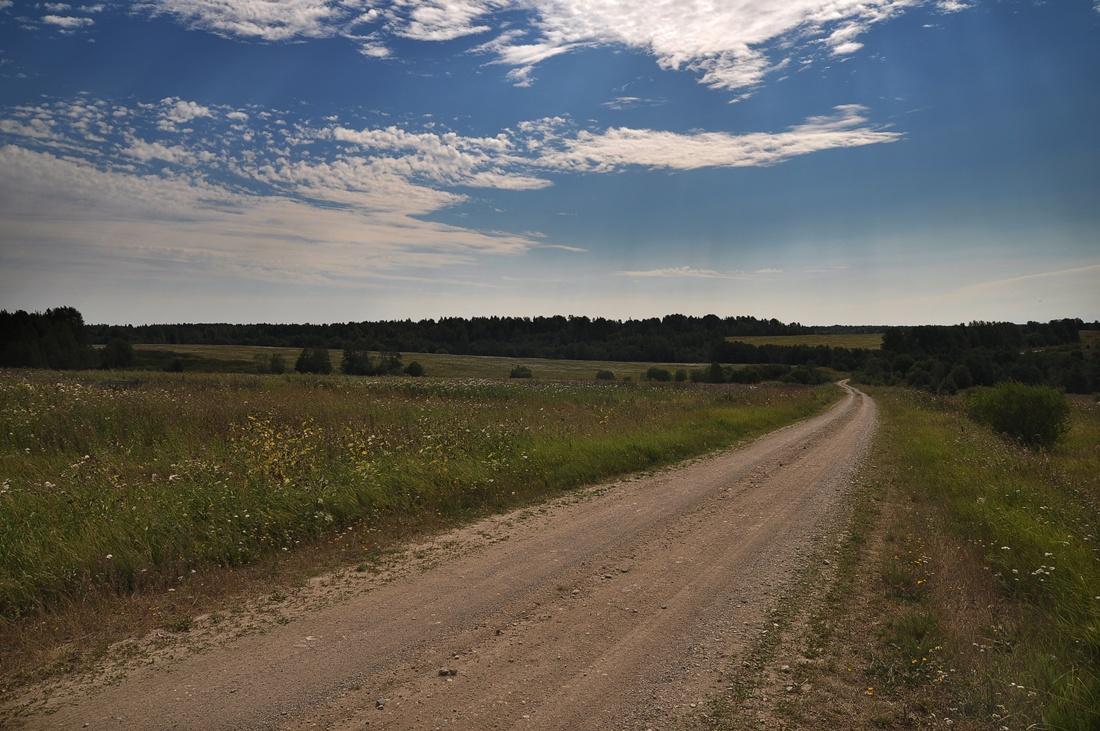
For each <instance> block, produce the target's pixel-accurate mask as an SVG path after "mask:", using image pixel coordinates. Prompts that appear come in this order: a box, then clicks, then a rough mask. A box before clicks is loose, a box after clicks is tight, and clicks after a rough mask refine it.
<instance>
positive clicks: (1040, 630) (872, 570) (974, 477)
mask: <svg viewBox="0 0 1100 731" xmlns="http://www.w3.org/2000/svg"><path fill="white" fill-rule="evenodd" d="M871 392H872V395H873V396H874V397H875V399H876V401H877V403H878V405H879V410H880V431H879V434H878V436H877V437H876V443H875V447H874V450H873V453H872V455H871V457H870V459H869V460H868V462H867V464H866V466H865V467H864V468H863V469H862V470H861V473H860V476H859V478H858V480H857V488H856V496H855V500H854V512H853V517H852V519H851V521H850V523H849V525H848V530H847V531H846V533H845V534H844V536H845V537H844V540H843V541H842V542H841V543H840V544H838V545H837V547H836V548H835V550H833V551H832V552H831V554H829V557H830V558H832V559H833V563H832V565H831V566H827V565H824V564H828V563H829V562H827V561H826V562H824V564H822V565H820V566H818V568H817V573H818V575H816V576H811V577H809V579H808V580H807V586H812V587H814V588H813V589H812V590H809V589H806V590H804V591H806V592H808V593H806V595H805V596H801V595H800V596H799V597H793V598H791V599H790V600H789V601H788V604H790V605H792V606H800V605H802V606H804V609H803V610H800V611H801V612H802V613H801V614H799V615H798V616H797V617H792V618H790V619H789V620H788V621H787V623H786V624H784V625H782V626H784V627H785V628H787V629H785V630H784V631H785V632H788V634H787V636H786V637H784V639H783V640H782V642H780V640H779V639H778V638H773V639H772V647H771V649H769V650H767V651H766V652H765V653H764V655H763V656H761V657H759V658H756V659H755V660H754V663H753V666H752V668H751V669H750V671H748V672H749V673H751V675H750V676H746V675H745V674H744V673H742V675H741V678H740V680H738V681H737V684H736V686H735V687H737V688H738V689H739V690H738V695H737V697H738V698H740V699H742V700H741V701H740V703H739V704H738V705H734V704H731V703H729V702H728V701H724V700H723V701H719V702H717V705H716V708H717V713H716V718H715V721H714V723H711V724H705V725H706V726H709V727H717V728H724V729H740V728H755V727H757V726H756V725H754V724H756V723H757V722H758V721H759V720H760V719H767V723H769V724H771V725H774V726H776V727H784V726H787V725H793V726H796V727H805V728H820V727H825V726H837V725H838V724H839V725H840V727H843V726H845V725H846V726H847V727H872V728H947V727H950V728H956V729H997V730H1002V729H1009V730H1011V731H1016V730H1017V729H1058V730H1064V731H1084V730H1086V729H1095V728H1100V404H1098V403H1097V402H1096V400H1095V399H1093V398H1091V397H1076V398H1073V399H1070V401H1069V414H1068V421H1067V422H1066V425H1067V427H1068V429H1067V430H1066V431H1065V432H1064V433H1063V434H1062V435H1061V436H1060V437H1059V438H1057V439H1055V440H1053V441H1052V442H1049V443H1047V444H1046V445H1031V446H1028V445H1027V444H1026V443H1025V442H1024V441H1022V440H1021V439H1020V438H1018V437H1017V436H1016V435H1015V434H1011V433H1008V434H1006V433H1003V432H1005V431H1010V429H1008V428H1005V429H999V430H995V429H994V428H992V427H991V426H989V425H987V424H986V423H985V415H984V414H982V413H981V412H982V410H981V409H978V411H977V412H975V411H974V410H973V404H974V403H975V401H978V402H981V401H982V400H983V399H986V400H992V401H994V402H999V403H1001V404H1002V405H1003V404H1013V403H1019V401H1018V400H1019V399H1020V398H1021V395H1020V394H1021V392H1020V390H1019V389H1017V388H1015V387H1013V388H998V389H996V390H992V389H991V390H989V391H988V392H986V393H984V394H980V396H979V395H972V396H971V397H970V398H969V399H968V398H967V397H965V396H962V395H960V396H942V395H940V396H936V395H931V394H925V393H921V392H918V391H914V390H910V389H899V388H875V389H872V391H871ZM1023 394H1024V395H1023V397H1022V398H1024V399H1025V400H1028V401H1029V402H1031V401H1032V400H1033V399H1034V398H1035V397H1036V396H1038V397H1040V398H1041V399H1043V403H1046V404H1047V406H1046V407H1043V408H1045V410H1046V411H1047V412H1049V414H1050V415H1052V417H1053V420H1054V421H1055V422H1057V421H1058V420H1059V419H1060V418H1061V417H1060V415H1059V414H1060V411H1061V407H1060V406H1059V405H1058V399H1065V397H1064V396H1062V394H1059V393H1056V392H1054V393H1051V392H1044V391H1042V390H1039V391H1034V390H1033V391H1030V392H1028V391H1027V390H1025V391H1024V392H1023ZM976 396H977V398H976ZM1012 411H1013V410H1012V409H1009V412H1010V413H1011V412H1012ZM1018 413H1025V414H1026V412H1018ZM975 417H977V418H975ZM1032 418H1034V415H1033V414H1031V415H1027V417H1026V418H1024V419H1023V420H1022V421H1020V420H1015V419H1012V418H1010V419H1008V420H1007V422H1004V423H1002V424H1001V426H1005V425H1006V424H1007V425H1009V426H1011V427H1012V429H1015V428H1016V427H1017V426H1019V425H1020V424H1023V425H1024V427H1023V429H1022V431H1021V430H1019V429H1016V431H1018V432H1019V433H1023V434H1028V433H1031V432H1032V431H1033V429H1032V427H1031V426H1030V421H1029V419H1032ZM776 622H779V620H776ZM788 630H789V631H788ZM773 666H774V669H772V668H773ZM779 667H785V668H787V669H786V670H784V671H780V670H779ZM746 709H750V710H749V711H748V712H747V711H746Z"/></svg>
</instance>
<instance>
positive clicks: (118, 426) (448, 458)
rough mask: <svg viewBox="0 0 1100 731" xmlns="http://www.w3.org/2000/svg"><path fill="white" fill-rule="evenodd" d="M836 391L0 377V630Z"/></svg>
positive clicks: (689, 448) (624, 465) (476, 500)
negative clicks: (51, 610)
mask: <svg viewBox="0 0 1100 731" xmlns="http://www.w3.org/2000/svg"><path fill="white" fill-rule="evenodd" d="M838 394H839V389H837V388H836V387H834V386H832V385H825V386H821V387H813V388H811V387H804V386H794V385H778V384H777V385H765V386H758V387H746V386H731V385H727V386H702V385H695V386H693V385H665V386H656V385H652V386H651V385H640V384H622V383H617V384H597V383H595V382H592V383H586V384H562V383H548V382H542V383H540V382H538V381H534V382H530V381H528V382H508V381H504V382H501V381H487V380H470V379H450V380H442V379H434V378H424V379H413V378H399V377H390V378H381V379H374V378H352V377H341V376H328V377H309V376H298V375H286V376H253V375H233V374H170V373H149V372H130V373H119V372H112V373H102V372H75V373H65V374H60V373H56V372H45V371H0V618H8V619H12V618H16V617H18V616H20V615H25V614H27V613H30V612H34V611H36V610H39V609H42V608H48V607H50V606H53V605H55V604H57V603H63V602H65V601H68V600H72V599H74V598H79V597H81V596H84V595H85V593H86V592H89V591H102V590H107V591H114V592H121V593H128V592H133V591H135V590H141V589H143V588H146V587H152V588H158V589H159V588H164V587H169V588H170V587H171V586H173V585H174V583H175V582H176V581H181V580H182V579H183V577H185V576H188V575H189V573H191V572H193V571H202V570H203V569H204V568H206V567H225V566H238V565H244V564H248V563H249V562H253V561H255V560H257V559H259V558H261V557H264V556H270V555H280V554H282V553H284V552H290V551H294V550H295V548H296V547H298V546H299V545H301V544H303V543H309V542H310V541H312V540H314V539H316V538H318V537H321V536H325V535H330V536H331V535H333V534H337V533H339V532H340V531H343V530H345V529H346V530H350V529H351V528H352V527H353V526H362V525H363V524H366V525H385V524H386V523H388V522H392V521H394V520H398V519H400V520H402V521H404V522H405V523H406V524H408V523H413V524H415V523H417V521H419V522H420V523H422V524H424V525H439V524H447V523H455V522H461V521H462V520H464V519H466V518H467V517H473V516H475V515H479V514H483V513H485V512H487V511H493V510H498V509H501V508H504V507H507V506H512V505H516V504H522V503H524V502H527V501H534V500H537V499H540V498H543V497H545V496H547V495H550V494H554V493H556V492H560V491H563V490H567V489H569V488H572V487H576V486H579V485H582V484H585V483H591V482H594V481H598V480H600V479H603V478H607V477H610V476H613V475H618V474H622V473H626V472H630V471H635V470H640V469H646V468H652V467H656V466H659V465H664V464H668V463H671V462H674V461H677V460H680V459H683V458H686V457H690V456H693V455H697V454H700V453H704V452H706V451H709V450H713V449H717V448H721V447H726V446H729V445H731V444H733V443H735V442H738V441H739V440H743V439H746V438H750V437H754V436H756V435H759V434H763V433H765V432H767V431H770V430H772V429H774V428H777V427H779V426H782V425H784V424H787V423H789V422H791V421H794V420H797V419H799V418H802V417H805V416H808V415H810V414H812V413H815V412H817V411H819V410H821V409H822V408H824V407H825V406H826V405H827V404H829V403H831V402H832V401H834V400H835V399H836V398H837V397H838Z"/></svg>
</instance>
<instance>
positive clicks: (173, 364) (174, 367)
mask: <svg viewBox="0 0 1100 731" xmlns="http://www.w3.org/2000/svg"><path fill="white" fill-rule="evenodd" d="M164 370H165V371H167V372H168V373H183V359H182V358H172V359H171V360H169V361H168V362H167V363H165V364H164Z"/></svg>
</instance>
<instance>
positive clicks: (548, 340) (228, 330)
mask: <svg viewBox="0 0 1100 731" xmlns="http://www.w3.org/2000/svg"><path fill="white" fill-rule="evenodd" d="M865 329H866V328H863V327H861V328H852V330H851V331H852V332H861V331H864V330H865ZM810 332H815V329H814V328H810V327H807V326H803V325H801V324H799V323H784V322H780V321H779V320H776V319H758V318H755V317H750V316H744V315H743V316H738V317H725V318H721V317H718V316H716V315H707V316H705V317H689V316H687V315H667V316H665V317H654V318H647V319H639V320H611V319H606V318H601V317H596V318H590V317H565V316H555V317H471V318H461V317H447V318H441V319H439V320H390V321H379V322H347V323H333V324H327V325H309V324H304V325H302V324H299V325H293V324H290V325H287V324H251V325H234V324H226V323H184V324H178V325H138V326H128V325H127V326H117V325H96V326H92V327H91V332H90V337H91V338H92V341H93V342H97V343H105V342H107V341H108V340H109V339H110V338H111V337H122V338H125V339H127V340H129V341H131V342H135V343H148V344H163V345H262V346H276V347H293V348H306V347H325V348H330V349H334V350H340V349H343V348H346V347H351V346H354V347H364V348H367V349H369V350H373V351H381V352H414V353H442V354H448V353H449V354H453V355H497V356H504V357H510V358H558V359H570V360H611V361H627V362H629V361H651V362H653V361H661V362H684V363H701V362H707V361H709V360H710V358H711V355H712V352H711V351H712V350H713V348H714V345H715V343H717V342H719V341H721V340H723V339H724V338H726V337H731V336H747V335H800V334H806V333H810Z"/></svg>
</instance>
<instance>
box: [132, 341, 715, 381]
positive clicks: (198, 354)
mask: <svg viewBox="0 0 1100 731" xmlns="http://www.w3.org/2000/svg"><path fill="white" fill-rule="evenodd" d="M134 349H135V351H136V353H137V357H138V363H137V366H138V367H139V368H143V369H145V368H148V369H150V370H161V369H162V368H163V367H164V364H165V363H167V362H168V361H170V360H171V359H172V358H175V357H178V358H180V360H181V361H182V362H183V365H184V369H185V370H186V371H189V372H191V371H194V372H214V373H254V372H255V371H256V358H257V356H259V357H261V358H263V359H265V360H270V358H271V356H272V355H275V354H279V355H282V356H283V359H284V361H285V362H286V365H287V368H288V369H291V370H293V368H294V361H295V360H297V358H298V354H299V353H301V352H302V351H301V348H268V347H262V346H258V345H135V346H134ZM376 355H377V354H376ZM329 356H330V358H331V360H332V365H333V367H334V368H336V369H337V370H339V369H340V361H341V360H342V356H343V351H340V350H331V351H329ZM402 360H403V362H404V363H406V364H408V363H411V362H412V361H417V362H419V363H420V364H421V365H422V366H424V369H425V371H426V373H425V375H427V376H432V377H443V378H508V374H509V372H510V371H511V370H512V367H513V366H516V365H525V366H527V367H528V368H530V369H531V371H532V373H533V374H534V377H535V378H536V379H542V380H550V381H592V380H595V378H596V372H597V371H600V370H609V371H611V372H612V373H614V374H615V378H616V379H620V380H621V379H622V378H623V377H624V376H629V377H630V378H631V379H633V380H635V381H639V380H642V379H643V378H644V377H645V372H646V370H647V369H648V368H650V367H651V366H658V367H660V368H665V369H668V370H670V371H675V370H676V369H678V368H685V369H690V368H701V367H703V366H702V365H701V364H698V363H622V362H614V361H600V360H555V359H550V358H505V357H499V356H487V355H442V354H438V353H402Z"/></svg>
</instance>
